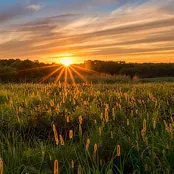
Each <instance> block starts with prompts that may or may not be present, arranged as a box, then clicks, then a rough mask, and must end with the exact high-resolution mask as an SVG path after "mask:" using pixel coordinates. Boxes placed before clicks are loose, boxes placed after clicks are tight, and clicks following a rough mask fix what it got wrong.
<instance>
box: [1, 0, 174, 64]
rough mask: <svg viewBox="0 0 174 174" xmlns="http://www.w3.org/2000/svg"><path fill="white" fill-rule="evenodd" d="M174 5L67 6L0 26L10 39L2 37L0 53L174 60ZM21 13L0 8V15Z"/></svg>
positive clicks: (95, 0)
mask: <svg viewBox="0 0 174 174" xmlns="http://www.w3.org/2000/svg"><path fill="white" fill-rule="evenodd" d="M105 2H106V1H105ZM105 2H104V3H105ZM113 2H115V1H112V0H110V1H107V3H111V4H112V3H113ZM118 2H120V1H119V0H118ZM157 2H158V3H157ZM76 3H77V2H76ZM91 3H98V0H91ZM27 10H32V11H38V10H40V6H32V7H30V9H28V6H27ZM173 10H174V6H173V3H172V1H171V0H166V1H165V2H164V1H162V0H158V1H157V0H148V1H147V0H146V1H144V2H143V3H137V1H131V3H130V1H129V2H128V1H125V3H122V5H120V6H118V7H117V8H115V9H112V10H110V11H109V12H108V13H107V14H106V13H105V14H98V15H96V14H94V15H93V14H88V13H86V14H85V13H84V14H79V13H69V12H67V13H65V14H61V15H60V14H59V15H55V16H50V17H39V18H38V19H33V20H31V21H29V22H23V23H22V24H16V25H10V26H8V27H6V28H5V29H6V30H3V32H2V31H1V34H0V38H5V36H6V38H7V37H8V39H6V40H4V41H3V42H0V56H2V57H25V56H26V55H28V56H29V57H33V56H34V57H35V56H38V57H47V56H48V57H50V56H54V57H55V56H57V57H59V56H60V55H63V54H67V53H68V54H71V55H72V56H74V57H76V59H78V58H79V59H86V57H88V58H89V59H90V58H95V59H105V60H106V58H108V59H112V60H113V59H115V60H117V59H124V60H127V61H141V62H147V61H149V60H151V61H152V60H153V61H156V62H157V61H158V60H159V61H166V60H170V59H171V60H173V62H174V37H173V36H174V22H173V21H174V13H173ZM23 13H25V12H24V11H23V10H22V11H21V12H20V13H19V12H16V10H12V11H11V13H9V12H8V13H6V15H4V14H5V13H0V21H1V20H2V21H3V20H7V19H9V18H10V16H13V15H14V14H15V15H14V16H16V15H21V14H23ZM2 14H3V15H4V16H7V17H6V19H4V18H2V16H3V15H2ZM55 14H56V13H55ZM150 56H151V58H150ZM172 58H173V59H172Z"/></svg>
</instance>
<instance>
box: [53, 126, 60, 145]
mask: <svg viewBox="0 0 174 174" xmlns="http://www.w3.org/2000/svg"><path fill="white" fill-rule="evenodd" d="M53 132H54V139H55V142H56V145H58V144H59V139H58V133H57V129H56V126H55V124H54V123H53Z"/></svg>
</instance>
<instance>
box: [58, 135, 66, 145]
mask: <svg viewBox="0 0 174 174" xmlns="http://www.w3.org/2000/svg"><path fill="white" fill-rule="evenodd" d="M59 138H60V144H61V145H65V142H64V140H63V137H62V135H59Z"/></svg>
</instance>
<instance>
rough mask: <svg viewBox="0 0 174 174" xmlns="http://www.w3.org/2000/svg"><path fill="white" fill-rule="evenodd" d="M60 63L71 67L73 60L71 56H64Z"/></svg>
mask: <svg viewBox="0 0 174 174" xmlns="http://www.w3.org/2000/svg"><path fill="white" fill-rule="evenodd" d="M60 63H61V64H62V65H64V66H65V67H69V66H70V65H71V64H72V60H71V59H70V58H63V59H61V60H60Z"/></svg>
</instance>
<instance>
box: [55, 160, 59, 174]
mask: <svg viewBox="0 0 174 174" xmlns="http://www.w3.org/2000/svg"><path fill="white" fill-rule="evenodd" d="M58 172H59V162H58V160H55V161H54V174H58Z"/></svg>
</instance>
